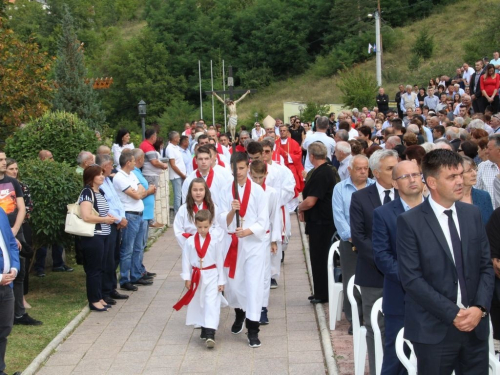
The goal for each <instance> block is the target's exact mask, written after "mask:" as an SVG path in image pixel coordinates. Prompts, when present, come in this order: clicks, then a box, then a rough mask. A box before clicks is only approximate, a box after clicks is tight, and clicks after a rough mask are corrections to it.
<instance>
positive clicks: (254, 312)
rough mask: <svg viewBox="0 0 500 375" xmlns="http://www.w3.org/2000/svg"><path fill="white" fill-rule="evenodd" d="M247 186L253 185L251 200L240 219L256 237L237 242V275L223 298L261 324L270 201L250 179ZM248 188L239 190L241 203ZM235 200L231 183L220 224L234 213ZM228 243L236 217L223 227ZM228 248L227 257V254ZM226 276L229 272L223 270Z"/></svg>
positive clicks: (242, 225)
mask: <svg viewBox="0 0 500 375" xmlns="http://www.w3.org/2000/svg"><path fill="white" fill-rule="evenodd" d="M246 184H251V191H250V197H249V198H248V204H247V209H246V213H245V216H244V218H243V220H241V219H240V226H241V228H243V229H247V228H248V229H250V230H251V231H252V233H253V234H251V235H249V236H247V237H244V238H239V239H238V255H237V261H236V271H235V275H234V278H233V279H232V278H229V277H227V284H226V288H225V291H224V295H225V296H226V298H227V301H228V303H229V306H230V307H232V308H240V309H242V310H244V311H245V312H246V318H247V319H249V320H252V321H259V320H260V312H261V309H262V306H263V305H262V302H263V295H264V288H263V284H264V269H265V263H266V254H267V253H268V248H269V239H268V237H266V232H267V230H268V229H269V210H268V204H267V197H266V195H265V193H264V190H263V189H262V188H261V187H260V186H259V185H257V184H256V183H254V182H252V181H251V180H250V179H247V181H246V183H245V186H246ZM245 186H243V187H242V186H238V194H239V198H240V202H242V204H243V194H244V190H245ZM232 200H233V183H232V182H229V183H228V184H227V185H226V187H225V189H224V190H223V192H222V194H221V202H222V204H221V207H220V212H221V213H220V222H221V223H222V221H223V220H224V221H225V220H226V217H227V215H228V213H229V211H231V202H232ZM224 228H225V230H226V232H227V233H228V235H226V237H227V238H228V239H229V241H228V243H230V239H231V236H230V234H232V233H235V230H236V217H234V218H233V221H232V222H231V223H230V225H228V226H226V227H224ZM228 247H229V246H228V245H226V251H225V256H226V255H227V252H228V250H229V249H228ZM224 271H225V273H226V275H228V273H229V268H226V267H225V268H224Z"/></svg>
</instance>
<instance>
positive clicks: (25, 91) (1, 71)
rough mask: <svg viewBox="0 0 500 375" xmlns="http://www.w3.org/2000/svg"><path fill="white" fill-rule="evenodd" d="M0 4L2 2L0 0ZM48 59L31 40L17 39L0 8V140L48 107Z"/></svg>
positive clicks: (49, 82) (50, 93)
mask: <svg viewBox="0 0 500 375" xmlns="http://www.w3.org/2000/svg"><path fill="white" fill-rule="evenodd" d="M0 4H1V5H4V3H0ZM50 67H51V60H50V59H49V58H48V57H47V55H46V54H44V53H41V52H40V51H39V49H38V45H37V44H36V43H34V42H33V41H31V40H30V41H28V42H27V43H25V42H22V41H20V40H19V39H18V38H17V36H16V35H15V33H14V32H13V30H12V29H10V28H9V25H8V24H7V23H6V16H5V13H4V11H3V8H2V9H0V87H1V89H0V140H1V141H2V142H3V141H4V140H5V139H6V138H7V137H8V136H9V135H10V134H11V133H12V132H13V131H14V129H15V127H16V126H19V125H21V124H22V123H23V122H26V121H29V119H30V118H35V117H38V116H40V115H41V114H42V113H44V112H45V111H46V110H47V109H48V108H50V100H51V96H52V84H51V81H50V80H48V79H47V74H48V72H49V70H50Z"/></svg>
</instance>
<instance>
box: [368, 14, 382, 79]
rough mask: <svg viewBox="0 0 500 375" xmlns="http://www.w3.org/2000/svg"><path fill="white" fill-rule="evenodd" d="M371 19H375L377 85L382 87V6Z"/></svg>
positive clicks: (371, 15)
mask: <svg viewBox="0 0 500 375" xmlns="http://www.w3.org/2000/svg"><path fill="white" fill-rule="evenodd" d="M368 17H369V18H372V17H373V18H375V61H376V66H377V68H376V69H377V70H376V72H377V84H378V86H379V87H381V86H382V36H381V34H380V4H379V8H378V9H377V10H376V11H375V12H374V14H369V15H368Z"/></svg>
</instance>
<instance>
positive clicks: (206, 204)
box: [174, 178, 219, 250]
mask: <svg viewBox="0 0 500 375" xmlns="http://www.w3.org/2000/svg"><path fill="white" fill-rule="evenodd" d="M217 209H218V208H217V206H216V205H215V203H214V202H213V201H212V193H210V189H209V188H208V185H207V183H206V181H205V180H204V179H203V178H195V179H194V180H192V181H191V183H190V184H189V189H188V193H187V196H186V203H184V204H183V205H181V207H180V208H179V211H177V215H175V219H174V234H175V238H176V239H177V243H178V244H179V247H180V248H181V250H182V249H183V248H184V244H185V243H186V240H187V239H188V238H189V237H191V236H193V235H195V234H196V225H195V222H194V216H195V215H196V213H197V212H198V211H199V210H209V211H210V213H211V214H212V217H213V218H214V220H212V226H213V227H216V226H219V225H218V222H217V219H218V216H217V213H218V212H217Z"/></svg>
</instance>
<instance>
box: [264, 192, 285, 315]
mask: <svg viewBox="0 0 500 375" xmlns="http://www.w3.org/2000/svg"><path fill="white" fill-rule="evenodd" d="M265 194H266V196H267V201H268V204H269V233H267V237H268V241H269V245H268V251H267V253H266V265H265V273H264V298H263V302H262V307H267V306H269V293H270V290H271V276H272V275H271V256H272V255H274V254H271V242H276V243H277V244H278V245H279V244H281V219H280V212H281V211H280V205H279V203H280V202H279V195H278V192H277V191H276V190H275V189H274V188H273V187H271V186H266V190H265ZM278 251H279V247H278Z"/></svg>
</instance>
